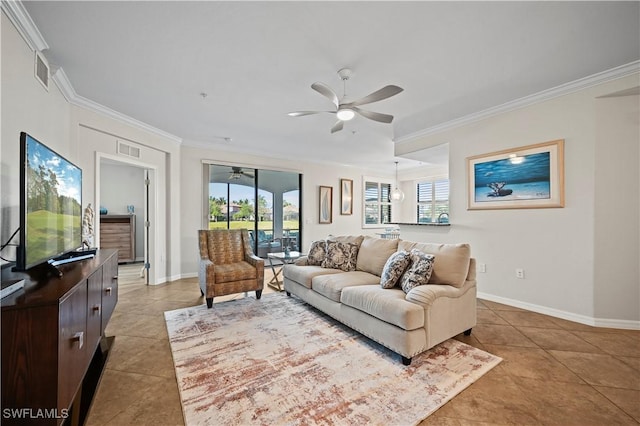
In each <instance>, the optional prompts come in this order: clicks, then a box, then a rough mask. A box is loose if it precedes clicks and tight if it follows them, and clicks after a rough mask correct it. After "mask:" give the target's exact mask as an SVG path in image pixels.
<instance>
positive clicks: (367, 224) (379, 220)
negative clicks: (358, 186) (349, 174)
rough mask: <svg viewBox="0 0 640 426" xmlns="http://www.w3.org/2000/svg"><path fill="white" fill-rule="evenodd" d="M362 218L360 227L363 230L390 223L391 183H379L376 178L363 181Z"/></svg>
mask: <svg viewBox="0 0 640 426" xmlns="http://www.w3.org/2000/svg"><path fill="white" fill-rule="evenodd" d="M363 188H364V196H363V197H362V199H363V200H364V206H363V212H364V217H363V221H362V226H363V227H364V228H374V227H379V226H380V225H383V224H385V223H389V222H391V199H390V198H389V195H390V194H391V183H390V182H381V181H380V179H376V178H373V179H371V178H364V179H363Z"/></svg>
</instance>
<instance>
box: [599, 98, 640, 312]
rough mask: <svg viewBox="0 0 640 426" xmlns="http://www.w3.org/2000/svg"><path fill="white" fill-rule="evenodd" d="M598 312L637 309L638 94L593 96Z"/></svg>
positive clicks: (639, 246)
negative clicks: (595, 98) (594, 99)
mask: <svg viewBox="0 0 640 426" xmlns="http://www.w3.org/2000/svg"><path fill="white" fill-rule="evenodd" d="M595 108H596V109H595V116H596V149H595V152H596V155H595V157H596V162H595V175H596V181H595V194H596V198H595V234H594V240H595V247H594V250H595V254H594V263H593V268H594V286H595V289H594V295H595V309H594V310H595V316H596V318H619V315H620V312H626V313H631V312H636V314H637V315H638V312H640V266H639V265H640V262H638V259H639V258H640V226H639V220H638V219H639V218H640V185H638V181H639V180H640V173H639V172H638V170H640V166H639V165H640V131H639V128H640V126H639V124H638V121H639V120H640V110H639V109H640V100H639V99H638V95H635V96H622V97H607V98H600V99H597V100H596V102H595Z"/></svg>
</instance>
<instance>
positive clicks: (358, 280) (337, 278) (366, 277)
mask: <svg viewBox="0 0 640 426" xmlns="http://www.w3.org/2000/svg"><path fill="white" fill-rule="evenodd" d="M379 280H380V278H378V277H377V276H375V275H372V274H369V273H368V272H361V271H352V272H342V273H339V274H331V275H320V276H316V277H314V278H313V280H312V281H311V288H312V289H313V291H315V292H316V293H318V294H321V295H323V296H324V297H326V298H328V299H331V300H333V301H334V302H340V294H341V293H342V290H343V289H344V288H346V287H352V286H361V285H371V284H378V281H379Z"/></svg>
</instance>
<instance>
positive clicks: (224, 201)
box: [205, 164, 302, 258]
mask: <svg viewBox="0 0 640 426" xmlns="http://www.w3.org/2000/svg"><path fill="white" fill-rule="evenodd" d="M205 167H206V168H207V169H208V170H206V171H205V176H207V182H206V183H207V188H208V194H207V198H208V200H207V202H208V208H209V214H208V221H209V222H208V227H209V229H214V228H221V229H239V228H246V229H247V230H249V234H250V236H251V242H252V245H253V250H254V253H256V254H257V255H258V256H260V257H265V258H266V257H267V255H268V254H269V253H272V252H281V251H284V250H285V249H289V250H299V248H300V247H301V241H300V235H301V232H300V231H301V227H300V223H301V222H300V204H301V197H302V194H301V191H300V187H301V185H300V184H301V178H302V175H300V174H298V173H292V172H281V171H275V170H262V169H252V168H246V167H235V166H224V165H215V164H209V165H205Z"/></svg>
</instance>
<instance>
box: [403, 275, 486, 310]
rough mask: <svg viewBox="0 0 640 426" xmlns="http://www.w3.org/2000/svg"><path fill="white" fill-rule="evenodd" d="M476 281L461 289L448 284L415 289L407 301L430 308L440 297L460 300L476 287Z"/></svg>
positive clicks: (467, 281) (465, 283)
mask: <svg viewBox="0 0 640 426" xmlns="http://www.w3.org/2000/svg"><path fill="white" fill-rule="evenodd" d="M475 285H476V281H475V280H472V281H470V280H466V281H465V282H464V285H463V286H462V287H460V288H457V287H454V286H452V285H446V284H427V285H419V286H417V287H414V288H412V289H411V291H409V293H407V295H406V296H405V299H407V300H408V301H410V302H413V303H417V304H419V305H422V306H424V307H425V308H426V307H429V306H431V305H432V304H433V302H435V301H436V299H438V298H439V297H451V298H454V299H456V298H458V297H461V296H462V295H464V294H465V293H466V292H467V291H468V290H469V289H471V288H473V287H475Z"/></svg>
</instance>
